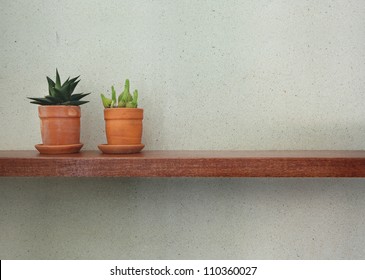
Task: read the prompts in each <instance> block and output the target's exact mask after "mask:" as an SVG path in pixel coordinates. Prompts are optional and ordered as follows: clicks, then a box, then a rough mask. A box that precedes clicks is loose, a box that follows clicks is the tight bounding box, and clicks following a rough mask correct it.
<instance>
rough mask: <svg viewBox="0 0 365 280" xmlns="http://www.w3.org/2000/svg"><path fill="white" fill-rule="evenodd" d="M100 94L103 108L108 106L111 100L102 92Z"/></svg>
mask: <svg viewBox="0 0 365 280" xmlns="http://www.w3.org/2000/svg"><path fill="white" fill-rule="evenodd" d="M100 96H101V101H102V102H103V106H104V108H110V106H111V104H112V102H113V101H112V100H111V99H110V98H107V97H105V95H104V94H101V95H100Z"/></svg>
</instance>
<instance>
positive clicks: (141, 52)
mask: <svg viewBox="0 0 365 280" xmlns="http://www.w3.org/2000/svg"><path fill="white" fill-rule="evenodd" d="M0 4H1V9H0V31H1V32H0V40H1V44H0V59H1V63H0V94H1V102H0V127H1V131H2V133H1V136H0V149H33V146H34V144H37V143H40V141H41V140H40V135H39V121H38V117H37V111H36V106H33V105H30V104H28V101H27V99H26V97H27V96H42V95H45V94H46V93H47V83H46V79H45V76H46V75H50V76H51V77H53V76H54V72H55V68H56V67H58V69H59V71H60V73H61V76H62V74H63V76H62V77H64V78H65V77H66V75H67V76H68V75H71V76H75V75H79V74H81V82H80V85H79V86H78V90H79V91H84V92H88V91H91V92H92V95H91V96H90V98H89V100H90V101H91V102H90V103H88V104H86V105H84V106H83V107H82V114H83V116H82V141H83V142H84V143H85V148H86V149H95V148H96V146H97V144H100V143H104V142H105V137H104V131H103V125H104V124H103V113H102V106H101V102H100V100H99V94H100V93H101V92H108V93H110V90H109V88H110V86H111V85H112V84H114V85H116V86H117V87H118V88H119V89H121V88H122V84H123V81H124V79H125V78H127V77H128V78H130V80H131V83H132V88H135V87H136V88H138V89H139V92H140V97H141V98H140V106H141V107H143V108H144V109H145V120H144V126H145V127H144V137H143V142H144V143H145V144H146V148H147V149H364V148H365V141H364V139H365V113H364V108H365V98H364V95H365V94H364V89H365V16H364V15H365V2H364V1H362V0H353V1H327V0H324V1H314V0H313V1H299V0H298V1H289V0H287V1H284V0H283V1H269V0H265V1H264V0H262V1H233V0H229V1H193V0H190V1H188V0H186V1H162V0H155V1H147V0H146V1H132V0H128V1H116V0H114V1H96V0H92V1H53V0H52V1H39V0H36V1H20V0H13V1H10V0H7V1H5V0H0ZM364 211H365V180H364V179H247V178H246V179H245V178H243V179H229V178H228V179H182V178H175V179H134V178H130V179H128V178H120V179H92V178H83V179H60V178H41V179H34V178H22V179H20V178H1V179H0V259H4V258H5V259H6V258H26V259H28V258H29V259H34V258H44V259H49V258H51V259H53V258H60V259H63V258H71V259H74V258H86V259H88V258H91V259H95V258H96V259H97V258H106V259H111V258H113V259H118V258H156V259H159V258H168V259H169V258H171V259H179V258H193V259H194V258H214V259H215V258H259V259H266V258H279V259H282V258H284V259H286V258H289V259H296V258H308V259H317V258H320V259H321V258H329V259H338V258H347V259H352V258H361V259H362V258H365V237H364V236H365V221H364Z"/></svg>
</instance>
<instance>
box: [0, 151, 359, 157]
mask: <svg viewBox="0 0 365 280" xmlns="http://www.w3.org/2000/svg"><path fill="white" fill-rule="evenodd" d="M0 158H3V159H5V158H8V159H11V158H13V159H16V158H33V159H36V158H37V159H47V158H53V159H55V158H58V159H62V158H67V159H72V158H73V159H89V158H94V159H95V158H98V159H103V158H105V159H108V158H128V159H184V158H187V159H189V158H227V159H229V158H365V150H263V151H254V150H245V151H244V150H163V151H160V150H146V151H142V152H140V153H136V154H114V155H113V154H103V153H101V152H99V151H81V152H80V153H75V154H64V155H43V154H39V153H38V152H37V151H30V150H0Z"/></svg>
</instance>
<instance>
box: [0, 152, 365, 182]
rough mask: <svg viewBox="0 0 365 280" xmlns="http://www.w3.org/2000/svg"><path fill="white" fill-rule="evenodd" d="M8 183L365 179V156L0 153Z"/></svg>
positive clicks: (0, 164) (0, 173) (1, 173)
mask: <svg viewBox="0 0 365 280" xmlns="http://www.w3.org/2000/svg"><path fill="white" fill-rule="evenodd" d="M0 176H8V177H49V176H61V177H365V151H143V152H141V153H138V154H130V155H106V154H102V153H100V152H98V151H83V152H81V153H78V154H69V155H40V154H39V153H38V152H36V151H0Z"/></svg>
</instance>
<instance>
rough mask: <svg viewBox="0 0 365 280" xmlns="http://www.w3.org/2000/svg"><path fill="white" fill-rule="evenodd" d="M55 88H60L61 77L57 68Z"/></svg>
mask: <svg viewBox="0 0 365 280" xmlns="http://www.w3.org/2000/svg"><path fill="white" fill-rule="evenodd" d="M55 88H57V89H60V88H61V78H60V74H58V69H57V68H56V84H55Z"/></svg>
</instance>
